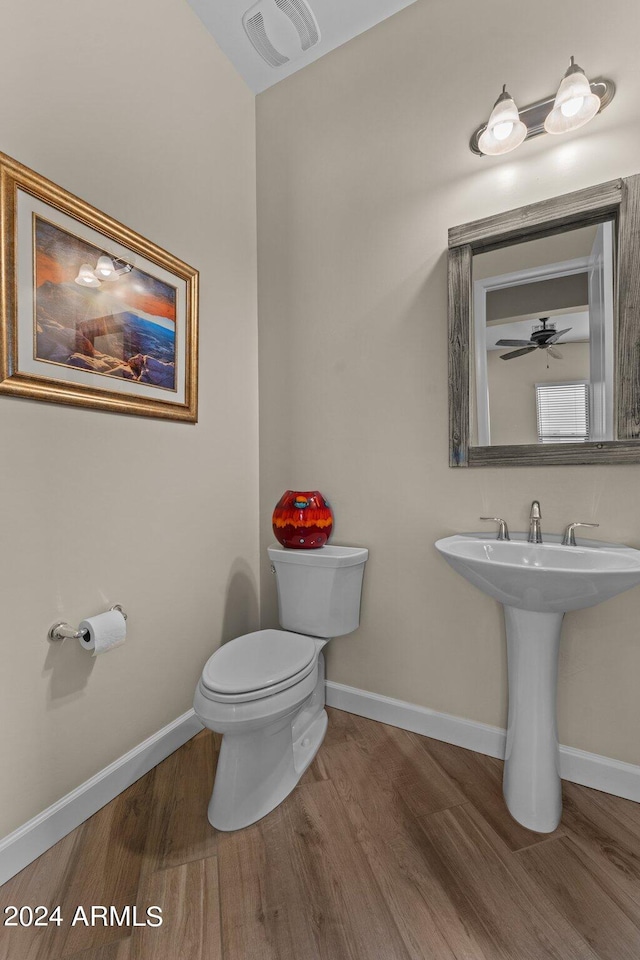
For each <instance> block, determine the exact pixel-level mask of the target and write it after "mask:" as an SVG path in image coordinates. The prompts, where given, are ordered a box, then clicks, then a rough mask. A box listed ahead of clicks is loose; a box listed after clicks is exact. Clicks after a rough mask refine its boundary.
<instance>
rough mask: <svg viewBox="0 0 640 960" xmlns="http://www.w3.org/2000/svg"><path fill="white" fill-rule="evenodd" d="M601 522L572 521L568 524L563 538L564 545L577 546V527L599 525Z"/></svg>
mask: <svg viewBox="0 0 640 960" xmlns="http://www.w3.org/2000/svg"><path fill="white" fill-rule="evenodd" d="M599 526H600V524H599V523H570V524H569V525H568V526H567V529H566V530H565V532H564V537H563V538H562V546H563V547H575V546H576V535H575V529H576V527H599Z"/></svg>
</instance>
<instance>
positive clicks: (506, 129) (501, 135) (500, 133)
mask: <svg viewBox="0 0 640 960" xmlns="http://www.w3.org/2000/svg"><path fill="white" fill-rule="evenodd" d="M512 130H513V123H512V122H511V120H508V121H507V122H506V123H496V125H495V127H494V128H493V135H494V137H495V138H496V140H506V139H507V137H508V136H509V134H510V133H511V131H512Z"/></svg>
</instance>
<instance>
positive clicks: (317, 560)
mask: <svg viewBox="0 0 640 960" xmlns="http://www.w3.org/2000/svg"><path fill="white" fill-rule="evenodd" d="M267 552H268V554H269V558H270V560H271V563H272V565H273V569H274V570H275V573H276V580H277V584H278V610H279V619H280V626H281V627H282V628H283V629H284V630H291V631H293V632H294V633H305V634H307V635H308V636H310V637H323V638H331V637H342V636H344V635H345V634H346V633H351V631H352V630H355V629H356V628H357V626H358V624H359V623H360V597H361V594H362V577H363V575H364V565H365V563H366V562H367V557H368V556H369V551H368V550H365V549H364V548H363V547H334V546H325V547H320V548H318V549H316V550H292V549H289V548H285V547H281V546H280V545H279V544H274V545H273V546H271V547H269V548H268V551H267Z"/></svg>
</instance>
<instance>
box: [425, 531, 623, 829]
mask: <svg viewBox="0 0 640 960" xmlns="http://www.w3.org/2000/svg"><path fill="white" fill-rule="evenodd" d="M511 537H512V539H511V540H509V541H498V540H495V539H490V538H488V537H486V536H484V535H482V534H473V533H465V534H458V535H456V536H453V537H445V538H444V539H443V540H438V541H437V543H436V548H437V549H438V550H439V551H440V553H441V554H442V555H443V557H444V558H445V560H446V561H447V563H449V564H450V565H451V566H452V567H453V569H454V570H455V571H456V572H457V573H459V574H460V575H461V576H463V577H464V578H465V579H466V580H468V581H469V582H470V583H472V584H473V585H474V586H476V587H478V588H479V589H480V590H482V591H483V592H484V593H487V594H489V596H490V597H494V599H496V600H498V601H500V603H502V604H503V607H504V617H505V624H506V628H507V663H508V675H509V718H508V724H507V749H506V755H505V765H504V780H503V791H504V797H505V801H506V803H507V807H508V808H509V812H510V813H511V815H512V816H513V817H514V818H515V819H516V820H517V821H518V822H519V823H521V824H523V825H524V826H525V827H528V828H529V829H530V830H536V831H538V832H540V833H550V832H551V831H553V830H555V828H556V827H557V826H558V824H559V822H560V817H561V815H562V792H561V786H560V775H559V751H558V732H557V723H556V687H557V675H558V649H559V646H560V631H561V628H562V619H563V617H564V615H565V613H567V612H568V611H569V610H580V609H581V608H582V607H592V606H594V605H595V604H597V603H600V602H601V601H602V600H608V599H609V598H610V597H615V596H616V595H617V594H618V593H622V592H623V591H625V590H629V589H630V588H631V587H635V586H636V585H637V584H640V550H634V549H633V548H632V547H625V546H622V545H621V544H608V543H602V542H600V541H597V540H581V541H580V542H579V544H578V545H577V546H563V545H561V544H560V543H559V542H557V543H554V542H545V543H527V542H526V534H522V533H517V534H512V535H511ZM553 539H554V538H547V540H553ZM555 539H557V540H559V539H560V538H559V537H558V538H555Z"/></svg>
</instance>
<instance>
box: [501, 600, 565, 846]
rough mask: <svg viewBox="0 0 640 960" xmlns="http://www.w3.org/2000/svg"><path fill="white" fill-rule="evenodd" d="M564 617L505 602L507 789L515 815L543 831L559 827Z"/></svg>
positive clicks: (507, 798) (505, 774) (505, 789)
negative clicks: (559, 694) (560, 663)
mask: <svg viewBox="0 0 640 960" xmlns="http://www.w3.org/2000/svg"><path fill="white" fill-rule="evenodd" d="M563 617H564V614H563V613H536V612H534V611H530V610H521V609H519V608H517V607H509V606H506V605H505V606H504V619H505V624H506V627H507V662H508V671H509V720H508V725H507V750H506V755H505V764H504V780H503V792H504V798H505V800H506V803H507V807H508V808H509V812H510V813H511V815H512V817H514V819H515V820H517V821H518V823H521V824H522V825H523V826H525V827H528V828H529V829H530V830H537V831H538V832H539V833H551V832H552V831H553V830H555V828H556V827H557V826H558V824H559V822H560V817H561V815H562V789H561V784H560V754H559V750H558V726H557V720H556V689H557V681H558V650H559V647H560V631H561V629H562V619H563Z"/></svg>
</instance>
